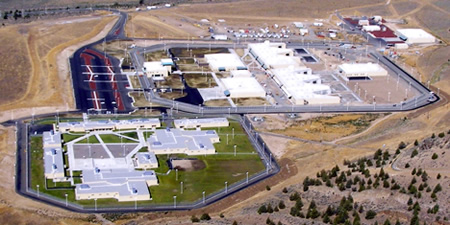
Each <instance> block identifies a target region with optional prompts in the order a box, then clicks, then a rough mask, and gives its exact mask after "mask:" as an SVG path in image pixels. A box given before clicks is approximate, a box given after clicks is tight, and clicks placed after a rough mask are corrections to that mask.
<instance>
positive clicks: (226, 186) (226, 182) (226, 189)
mask: <svg viewBox="0 0 450 225" xmlns="http://www.w3.org/2000/svg"><path fill="white" fill-rule="evenodd" d="M225 193H228V181H225Z"/></svg>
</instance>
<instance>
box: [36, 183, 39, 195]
mask: <svg viewBox="0 0 450 225" xmlns="http://www.w3.org/2000/svg"><path fill="white" fill-rule="evenodd" d="M36 189H37V196H38V198H39V184H36Z"/></svg>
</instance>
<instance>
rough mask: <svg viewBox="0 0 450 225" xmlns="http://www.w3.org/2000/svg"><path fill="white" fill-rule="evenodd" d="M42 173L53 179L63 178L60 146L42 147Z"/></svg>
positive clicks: (59, 179)
mask: <svg viewBox="0 0 450 225" xmlns="http://www.w3.org/2000/svg"><path fill="white" fill-rule="evenodd" d="M44 175H45V178H46V179H52V180H53V181H63V180H65V174H64V161H63V150H62V148H61V147H57V148H54V147H50V148H49V147H46V148H44Z"/></svg>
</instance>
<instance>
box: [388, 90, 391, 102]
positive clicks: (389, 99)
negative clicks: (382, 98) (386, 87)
mask: <svg viewBox="0 0 450 225" xmlns="http://www.w3.org/2000/svg"><path fill="white" fill-rule="evenodd" d="M388 102H391V92H388Z"/></svg>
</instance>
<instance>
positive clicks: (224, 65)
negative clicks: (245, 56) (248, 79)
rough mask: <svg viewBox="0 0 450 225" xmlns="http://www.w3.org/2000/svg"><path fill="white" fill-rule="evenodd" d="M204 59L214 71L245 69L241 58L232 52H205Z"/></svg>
mask: <svg viewBox="0 0 450 225" xmlns="http://www.w3.org/2000/svg"><path fill="white" fill-rule="evenodd" d="M205 59H206V61H207V62H208V64H209V67H210V68H211V70H212V71H214V72H224V71H231V70H247V67H246V66H245V65H244V63H243V62H242V61H241V59H240V58H239V57H238V56H237V55H236V54H232V53H218V54H206V55H205Z"/></svg>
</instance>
